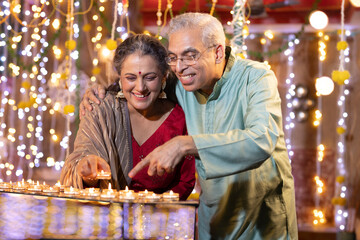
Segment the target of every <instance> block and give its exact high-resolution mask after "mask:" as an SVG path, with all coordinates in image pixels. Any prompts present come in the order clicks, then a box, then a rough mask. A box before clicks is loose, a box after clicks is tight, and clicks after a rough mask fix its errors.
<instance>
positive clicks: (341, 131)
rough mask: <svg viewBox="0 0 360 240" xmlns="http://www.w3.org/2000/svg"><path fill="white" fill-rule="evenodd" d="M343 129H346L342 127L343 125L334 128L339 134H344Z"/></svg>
mask: <svg viewBox="0 0 360 240" xmlns="http://www.w3.org/2000/svg"><path fill="white" fill-rule="evenodd" d="M345 131H346V129H345V128H343V127H341V126H339V127H337V128H336V132H337V133H338V134H339V135H341V134H344V133H345Z"/></svg>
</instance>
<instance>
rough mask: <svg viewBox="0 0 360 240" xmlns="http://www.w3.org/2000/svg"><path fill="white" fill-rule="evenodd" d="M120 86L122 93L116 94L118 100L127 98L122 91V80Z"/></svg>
mask: <svg viewBox="0 0 360 240" xmlns="http://www.w3.org/2000/svg"><path fill="white" fill-rule="evenodd" d="M119 86H120V91H118V93H117V94H116V97H117V98H125V96H124V93H123V90H122V86H121V80H119Z"/></svg>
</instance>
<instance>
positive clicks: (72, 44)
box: [65, 40, 76, 51]
mask: <svg viewBox="0 0 360 240" xmlns="http://www.w3.org/2000/svg"><path fill="white" fill-rule="evenodd" d="M65 47H66V48H67V49H69V50H71V51H72V50H74V49H75V48H76V42H75V40H68V41H66V42H65Z"/></svg>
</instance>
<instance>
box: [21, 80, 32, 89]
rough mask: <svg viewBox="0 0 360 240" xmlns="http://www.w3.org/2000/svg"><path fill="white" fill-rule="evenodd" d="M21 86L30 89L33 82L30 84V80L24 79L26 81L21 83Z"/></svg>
mask: <svg viewBox="0 0 360 240" xmlns="http://www.w3.org/2000/svg"><path fill="white" fill-rule="evenodd" d="M21 86H22V87H23V88H25V89H30V87H31V84H30V82H28V81H24V82H22V83H21Z"/></svg>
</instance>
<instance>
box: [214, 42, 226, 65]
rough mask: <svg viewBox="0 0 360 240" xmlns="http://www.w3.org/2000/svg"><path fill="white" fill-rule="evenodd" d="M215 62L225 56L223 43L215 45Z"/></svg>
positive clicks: (220, 60) (219, 61)
mask: <svg viewBox="0 0 360 240" xmlns="http://www.w3.org/2000/svg"><path fill="white" fill-rule="evenodd" d="M215 56H216V58H215V63H217V64H219V63H221V62H222V61H223V59H224V58H225V48H224V46H223V45H217V46H216V47H215Z"/></svg>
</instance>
